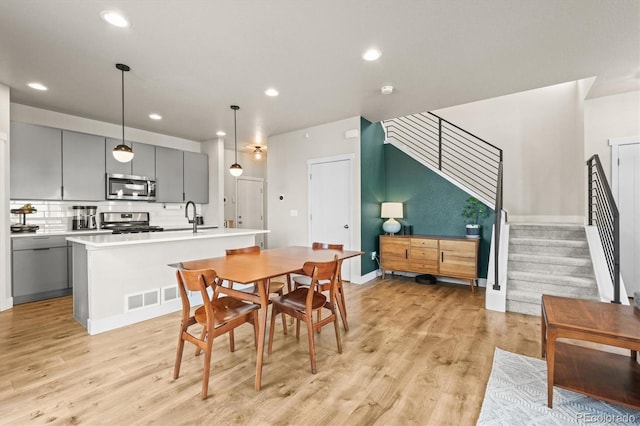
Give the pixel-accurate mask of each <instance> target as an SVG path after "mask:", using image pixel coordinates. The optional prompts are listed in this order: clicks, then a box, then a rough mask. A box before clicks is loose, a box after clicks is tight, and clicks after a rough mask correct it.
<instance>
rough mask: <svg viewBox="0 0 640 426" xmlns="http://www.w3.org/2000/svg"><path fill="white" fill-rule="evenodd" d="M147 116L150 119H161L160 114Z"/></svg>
mask: <svg viewBox="0 0 640 426" xmlns="http://www.w3.org/2000/svg"><path fill="white" fill-rule="evenodd" d="M149 118H150V119H152V120H162V116H161V115H160V114H155V113H153V114H149Z"/></svg>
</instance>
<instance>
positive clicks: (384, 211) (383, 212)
mask: <svg viewBox="0 0 640 426" xmlns="http://www.w3.org/2000/svg"><path fill="white" fill-rule="evenodd" d="M380 217H382V218H388V219H389V220H387V221H386V222H385V223H383V224H382V229H383V230H384V232H386V233H387V234H395V233H396V232H398V231H400V222H398V221H397V220H396V219H402V203H382V207H381V209H380Z"/></svg>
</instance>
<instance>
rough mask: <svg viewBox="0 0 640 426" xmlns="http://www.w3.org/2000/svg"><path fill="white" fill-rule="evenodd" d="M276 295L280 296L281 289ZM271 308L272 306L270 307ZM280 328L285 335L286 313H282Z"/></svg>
mask: <svg viewBox="0 0 640 426" xmlns="http://www.w3.org/2000/svg"><path fill="white" fill-rule="evenodd" d="M278 296H282V290H280V291H279V292H278ZM272 309H273V308H272ZM282 330H283V331H284V335H285V336H286V335H287V315H286V314H285V313H284V312H283V313H282Z"/></svg>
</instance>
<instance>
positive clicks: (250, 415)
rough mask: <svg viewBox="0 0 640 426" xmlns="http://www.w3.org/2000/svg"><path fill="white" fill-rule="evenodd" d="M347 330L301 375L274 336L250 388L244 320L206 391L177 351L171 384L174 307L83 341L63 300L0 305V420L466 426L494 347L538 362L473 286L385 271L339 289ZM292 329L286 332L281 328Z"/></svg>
mask: <svg viewBox="0 0 640 426" xmlns="http://www.w3.org/2000/svg"><path fill="white" fill-rule="evenodd" d="M345 285H346V294H347V308H348V311H349V322H350V325H351V330H350V331H349V332H348V333H343V349H344V350H343V353H342V354H338V353H337V352H336V344H335V337H334V333H333V329H332V327H326V328H325V329H324V330H323V331H322V333H321V334H320V335H319V336H318V338H317V343H316V344H317V355H318V373H317V374H315V375H313V374H311V373H310V371H309V357H308V351H307V340H306V336H305V334H304V333H305V331H304V330H303V331H302V333H301V336H300V340H299V341H297V340H296V338H295V334H294V333H289V335H288V336H284V335H283V334H282V326H281V323H280V319H278V323H277V327H278V328H277V329H276V340H275V342H274V350H273V353H272V354H271V355H270V356H267V355H266V354H265V366H264V372H263V378H262V390H261V391H259V392H256V391H255V390H254V388H253V384H254V371H255V351H254V349H253V343H252V342H253V341H252V332H251V328H250V326H243V327H241V328H240V329H238V330H237V331H236V352H234V353H230V352H229V351H228V340H227V337H226V336H223V337H221V338H220V339H216V341H215V342H214V354H213V360H212V370H211V380H210V385H209V393H210V395H209V398H208V399H207V400H205V401H202V400H201V399H200V385H201V378H202V359H203V358H202V357H198V358H195V357H194V356H193V350H192V346H190V345H187V347H186V348H185V355H184V359H183V365H182V371H181V376H180V377H179V378H178V379H177V380H173V379H172V369H173V363H174V359H175V349H176V342H177V334H178V327H179V313H175V314H171V315H166V316H164V317H161V318H156V319H153V320H150V321H146V322H143V323H139V324H135V325H133V326H129V327H126V328H122V329H119V330H115V331H111V332H107V333H103V334H99V335H96V336H89V335H88V334H87V333H86V331H85V329H84V328H83V327H82V326H80V325H79V324H78V323H76V322H75V321H74V320H73V318H72V317H71V310H72V304H71V298H69V297H67V298H62V299H55V300H51V301H44V302H36V303H30V304H24V305H18V306H15V307H14V308H13V309H11V310H9V311H5V312H1V313H0V424H20V425H22V424H44V423H52V424H86V425H95V424H110V425H121V424H151V423H152V424H161V425H164V424H166V425H175V424H224V425H229V424H250V425H268V424H277V425H287V424H292V425H313V424H318V425H342V424H347V425H369V424H377V425H427V424H434V425H443V424H452V425H471V424H475V423H476V420H477V418H478V415H479V413H480V407H481V405H482V400H483V396H484V390H485V386H486V382H487V380H488V378H489V373H490V372H491V366H492V361H493V353H494V348H495V347H496V346H497V347H500V348H502V349H505V350H508V351H512V352H516V353H520V354H524V355H528V356H534V357H539V355H540V318H538V317H531V316H526V315H521V314H512V313H507V314H503V313H497V312H491V311H486V310H485V309H484V307H483V306H484V291H479V292H476V293H475V294H472V293H471V291H470V290H469V287H467V286H457V285H444V284H442V285H420V284H416V283H414V282H413V281H412V280H411V279H409V278H405V277H397V276H396V277H393V276H387V279H386V280H381V279H378V280H375V281H372V282H370V283H368V284H365V285H351V284H349V283H345ZM289 330H290V331H292V330H293V327H289Z"/></svg>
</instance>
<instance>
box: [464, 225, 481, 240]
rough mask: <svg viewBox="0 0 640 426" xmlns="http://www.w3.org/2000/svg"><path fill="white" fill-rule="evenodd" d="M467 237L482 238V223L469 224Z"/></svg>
mask: <svg viewBox="0 0 640 426" xmlns="http://www.w3.org/2000/svg"><path fill="white" fill-rule="evenodd" d="M467 238H476V239H477V238H480V225H467Z"/></svg>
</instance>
